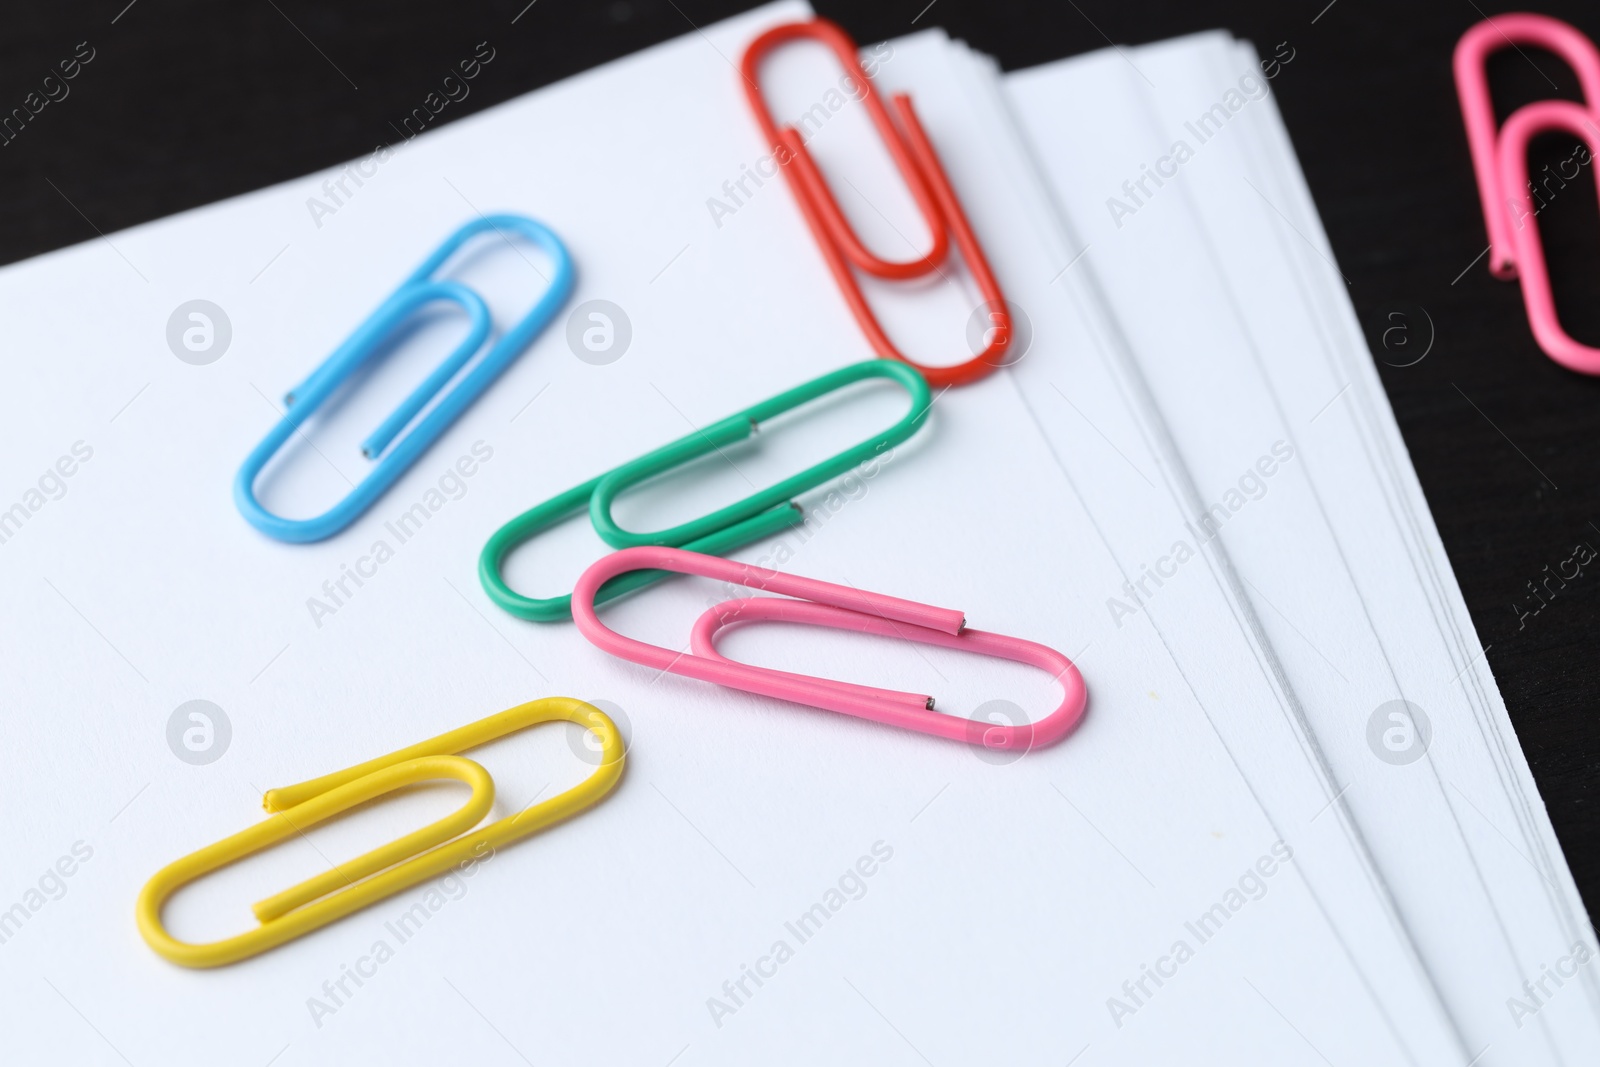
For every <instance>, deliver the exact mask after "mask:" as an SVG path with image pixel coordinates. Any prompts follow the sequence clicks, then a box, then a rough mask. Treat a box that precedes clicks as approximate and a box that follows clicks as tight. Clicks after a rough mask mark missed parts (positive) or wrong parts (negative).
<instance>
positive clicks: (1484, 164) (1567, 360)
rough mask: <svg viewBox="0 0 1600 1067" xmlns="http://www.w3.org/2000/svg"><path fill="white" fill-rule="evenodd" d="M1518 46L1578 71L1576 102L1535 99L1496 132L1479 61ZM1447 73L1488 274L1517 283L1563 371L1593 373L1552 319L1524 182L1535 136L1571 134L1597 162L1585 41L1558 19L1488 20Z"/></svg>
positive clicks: (1596, 107) (1543, 343) (1589, 49)
mask: <svg viewBox="0 0 1600 1067" xmlns="http://www.w3.org/2000/svg"><path fill="white" fill-rule="evenodd" d="M1518 45H1530V46H1532V47H1535V48H1543V49H1547V50H1549V51H1551V52H1554V53H1555V54H1557V55H1559V56H1561V57H1562V58H1563V59H1565V60H1566V61H1567V63H1568V64H1570V65H1571V67H1572V69H1573V70H1574V71H1576V72H1577V74H1578V81H1579V84H1581V85H1582V87H1583V98H1584V103H1583V105H1582V106H1580V105H1578V104H1574V103H1572V102H1571V101H1567V100H1540V101H1537V102H1535V103H1532V104H1528V105H1526V106H1524V107H1521V108H1518V109H1517V110H1516V111H1515V112H1513V113H1512V114H1511V117H1510V118H1508V119H1506V121H1505V125H1503V126H1501V127H1500V128H1499V130H1498V131H1497V130H1496V128H1495V121H1494V103H1493V101H1492V100H1491V99H1490V96H1489V85H1488V76H1487V74H1486V71H1485V67H1484V63H1485V60H1487V58H1488V57H1489V55H1490V54H1491V53H1493V52H1496V51H1498V50H1500V49H1502V48H1512V47H1516V46H1518ZM1455 75H1456V91H1457V92H1458V93H1459V95H1460V97H1461V115H1462V117H1463V118H1464V119H1465V120H1466V124H1467V140H1468V142H1469V144H1470V145H1471V148H1472V167H1473V170H1474V171H1476V172H1477V176H1478V195H1479V198H1480V199H1481V200H1482V201H1483V219H1484V223H1485V225H1486V226H1487V227H1488V231H1489V271H1490V272H1491V273H1492V274H1493V275H1494V276H1495V277H1496V278H1501V279H1504V280H1507V281H1509V280H1512V279H1515V278H1518V277H1520V278H1521V280H1522V301H1523V304H1524V305H1526V307H1527V309H1528V323H1529V325H1531V326H1532V327H1533V336H1534V338H1535V340H1537V341H1538V342H1539V347H1540V348H1542V349H1544V352H1545V354H1546V355H1548V356H1549V357H1550V358H1551V359H1553V360H1555V361H1556V362H1557V363H1559V364H1561V365H1562V366H1564V367H1566V368H1568V369H1570V370H1575V371H1579V372H1581V373H1583V374H1600V348H1594V347H1591V346H1589V345H1586V344H1582V343H1581V342H1579V341H1576V340H1574V339H1573V338H1572V337H1571V336H1570V335H1568V333H1567V331H1566V330H1565V329H1563V328H1562V326H1561V320H1560V318H1559V317H1558V316H1557V314H1556V303H1555V296H1554V294H1553V293H1552V291H1551V288H1550V268H1549V266H1548V264H1547V263H1546V262H1545V257H1544V243H1543V242H1542V241H1541V240H1540V237H1539V224H1538V219H1537V216H1538V214H1539V208H1540V207H1542V204H1539V203H1538V201H1537V199H1536V198H1535V196H1534V192H1533V186H1532V183H1530V182H1529V180H1528V143H1529V142H1530V141H1531V140H1533V138H1535V137H1537V136H1539V135H1540V134H1542V133H1546V132H1550V131H1559V132H1562V133H1568V134H1571V135H1573V136H1574V137H1577V138H1579V139H1581V140H1582V141H1583V142H1584V144H1586V145H1587V146H1588V151H1589V154H1590V158H1591V159H1593V158H1595V157H1600V53H1597V52H1596V50H1595V46H1594V43H1593V42H1592V41H1590V40H1589V38H1587V37H1585V36H1584V35H1583V34H1582V33H1580V32H1578V30H1576V29H1574V28H1573V27H1572V26H1569V25H1568V24H1567V23H1565V22H1562V21H1560V20H1559V19H1553V18H1549V17H1547V16H1545V15H1529V14H1516V15H1496V16H1495V17H1494V18H1491V19H1486V20H1484V21H1483V22H1480V23H1478V24H1477V25H1476V26H1474V27H1472V29H1470V30H1468V31H1467V32H1466V34H1465V35H1464V36H1463V37H1462V38H1461V40H1460V41H1459V42H1458V43H1457V44H1456V54H1455Z"/></svg>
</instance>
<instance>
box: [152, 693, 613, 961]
mask: <svg viewBox="0 0 1600 1067" xmlns="http://www.w3.org/2000/svg"><path fill="white" fill-rule="evenodd" d="M561 721H565V722H572V723H576V724H578V725H579V726H582V727H584V728H585V729H587V730H588V731H589V732H590V733H592V734H594V736H595V737H596V738H597V739H598V740H599V742H600V765H599V766H598V767H597V768H596V769H595V770H594V772H593V773H592V774H590V775H589V777H587V778H585V779H584V780H583V781H582V782H580V783H578V784H577V785H576V786H573V787H572V788H571V789H568V790H567V791H566V792H564V793H560V794H558V795H556V796H553V797H551V798H550V799H549V800H545V801H542V802H540V803H538V804H535V805H533V806H532V807H529V808H525V809H523V810H522V811H520V812H518V813H517V814H515V815H511V816H507V817H506V818H504V819H501V820H500V821H499V822H495V823H491V824H490V825H488V826H485V827H482V828H480V829H477V830H473V829H472V828H473V827H474V826H477V824H478V822H479V821H480V820H482V819H483V817H484V816H485V815H487V814H488V812H489V808H490V806H491V805H492V804H493V803H494V780H493V779H491V778H490V777H489V772H488V771H487V770H485V769H484V767H483V765H482V764H480V763H477V762H476V761H474V760H470V759H465V758H463V757H461V756H459V755H457V753H460V752H464V751H466V750H467V749H470V748H476V747H477V746H479V745H483V744H487V743H488V742H490V741H493V740H495V739H496V738H499V737H504V736H505V735H507V734H510V733H515V732H516V731H518V730H523V729H526V728H527V727H530V726H537V725H538V724H540V723H546V722H561ZM624 759H625V754H624V746H623V741H622V735H621V733H620V732H619V731H618V730H617V727H616V724H615V723H613V722H612V721H611V720H610V718H608V717H607V716H606V714H605V713H604V712H602V711H601V710H600V709H599V708H596V707H595V706H594V705H592V704H586V703H584V702H583V701H581V700H575V699H573V698H572V697H546V698H544V699H543V700H534V701H531V702H529V703H527V704H519V705H518V706H517V707H514V708H511V709H509V710H507V711H502V712H500V713H499V714H496V715H490V716H489V717H488V718H486V719H480V720H479V721H477V722H475V723H471V724H469V725H467V726H463V727H461V728H460V729H457V730H451V731H450V732H449V733H445V734H440V735H439V736H438V737H435V738H431V739H430V740H427V741H423V742H421V743H420V744H415V745H412V746H411V747H409V748H403V749H401V750H400V751H398V752H391V753H390V754H389V755H387V756H380V757H378V758H377V759H374V760H368V761H367V762H366V763H362V764H358V765H357V766H354V767H350V768H348V769H346V770H343V771H336V772H334V773H333V774H328V775H324V776H322V777H321V778H314V779H312V780H311V781H309V782H301V783H300V784H299V785H292V786H288V787H287V788H284V789H269V790H268V791H267V793H266V796H265V797H264V798H263V804H264V806H265V807H266V809H267V811H268V812H270V813H271V817H270V818H268V819H265V820H263V821H262V822H258V823H256V824H255V825H254V826H251V827H249V828H248V829H245V830H241V831H239V832H238V833H236V834H234V835H232V836H231V837H225V838H223V839H222V840H221V841H218V842H216V843H215V844H212V845H207V846H206V847H205V848H202V849H200V850H199V851H198V852H192V853H190V854H189V855H187V856H185V857H183V858H182V859H180V860H177V861H175V862H173V863H169V864H167V866H165V867H163V868H162V869H161V870H159V871H157V872H156V873H155V875H154V876H152V877H151V879H150V880H149V881H148V882H146V883H145V885H144V888H143V889H141V890H140V891H139V899H138V902H137V904H136V905H135V916H136V918H137V921H138V924H139V933H140V934H141V935H143V937H144V939H145V943H146V944H148V945H149V946H150V947H151V948H152V949H154V950H155V951H156V952H157V953H158V954H159V955H161V956H162V957H163V958H165V959H167V960H169V961H171V962H173V963H177V964H181V965H182V966H184V967H220V966H222V965H224V964H228V963H236V962H238V961H239V960H243V959H249V958H250V957H251V956H255V955H259V954H260V953H262V952H266V951H267V950H268V949H272V948H276V947H277V946H279V945H281V944H283V943H284V942H286V941H292V940H294V939H295V938H297V937H301V936H303V935H305V934H308V933H310V932H311V931H313V930H318V929H321V928H322V927H324V926H327V925H328V924H329V923H331V922H335V921H337V920H339V919H342V918H344V917H345V916H346V915H349V914H351V913H352V912H356V911H359V910H361V909H362V908H365V907H368V906H370V905H372V904H376V903H377V902H378V901H380V900H385V899H387V898H388V897H391V896H393V895H394V894H396V893H398V892H400V891H402V890H404V889H409V888H410V887H412V886H414V885H417V884H418V883H421V882H425V881H427V880H428V879H430V878H434V877H436V876H438V875H441V874H444V873H445V872H446V871H448V870H450V869H451V868H452V867H455V866H457V865H458V864H463V863H470V862H473V861H475V860H478V859H481V858H483V856H484V854H485V852H488V851H492V850H494V849H497V848H501V847H503V846H505V845H509V844H511V843H513V842H515V841H519V840H521V839H522V838H524V837H527V836H529V835H530V834H534V833H537V832H539V831H540V830H543V829H545V828H546V827H548V826H551V825H554V824H555V823H558V822H560V821H561V820H563V819H567V818H570V817H572V816H574V815H576V814H578V813H579V812H582V811H584V810H585V809H587V808H590V807H593V806H594V805H595V804H598V803H599V802H600V801H601V800H603V799H604V798H605V796H606V794H608V793H610V792H611V790H612V789H613V788H614V787H615V786H616V784H617V782H618V780H619V779H620V778H621V777H622V767H623V762H624ZM445 778H451V779H455V780H456V781H458V782H464V783H466V784H467V785H468V786H469V787H470V788H471V790H472V795H471V797H469V798H468V800H467V802H466V803H465V804H463V805H462V806H461V807H460V808H459V809H458V810H456V811H455V812H453V813H451V814H449V815H447V816H445V817H444V818H442V819H439V820H438V821H436V822H433V823H430V824H429V825H427V826H424V827H423V828H422V829H420V830H415V831H413V832H411V833H409V834H407V835H405V836H404V837H401V838H398V839H396V840H394V841H391V842H390V843H389V844H387V845H383V846H380V847H379V848H375V849H373V850H372V851H371V852H367V853H364V854H362V855H360V856H357V857H356V858H355V859H353V860H348V861H346V862H344V863H340V864H337V865H335V866H334V867H333V868H332V869H331V870H328V871H326V872H324V873H322V874H320V875H317V876H316V877H313V878H308V879H306V880H305V881H304V882H301V883H299V884H298V885H295V886H291V887H290V888H288V889H285V890H284V891H282V892H281V893H275V894H273V895H272V896H270V897H267V898H266V899H265V900H262V901H260V902H258V903H257V904H256V905H255V906H254V908H253V911H254V912H255V916H256V919H257V921H258V923H259V924H260V925H258V926H256V927H255V928H254V929H253V930H248V931H246V932H245V933H242V934H236V935H234V936H233V937H228V938H223V939H222V940H220V941H210V942H206V943H202V944H197V943H194V942H189V941H180V940H178V939H177V938H176V937H173V936H172V934H170V933H169V932H168V931H167V928H166V926H165V925H164V924H163V923H162V920H161V911H162V907H163V905H165V904H166V902H167V900H168V898H170V897H171V896H172V894H174V893H176V892H177V891H178V890H179V889H182V888H183V887H184V886H186V885H188V884H189V883H191V882H194V881H196V880H198V879H200V878H203V877H205V876H206V875H208V874H210V873H211V872H213V871H216V870H218V869H220V868H222V867H226V866H228V865H229V864H231V863H237V862H238V861H239V860H242V859H244V858H246V857H247V856H252V855H255V854H256V853H257V852H261V851H263V850H265V849H267V848H270V847H272V846H273V845H276V844H278V843H279V842H281V841H284V840H286V839H287V838H290V837H294V836H297V835H300V834H303V833H305V832H306V831H307V830H309V829H311V828H312V827H313V826H316V825H317V824H318V823H320V822H323V821H324V820H326V819H329V818H332V817H333V816H335V815H339V814H341V813H343V812H346V811H349V810H350V809H351V808H353V807H355V806H357V805H359V804H364V803H366V802H367V801H369V800H373V799H375V798H377V797H381V796H385V795H387V794H389V793H392V792H394V791H395V790H397V789H401V788H403V787H405V786H408V785H412V784H415V783H417V782H425V781H436V780H439V779H445ZM467 831H471V832H470V833H468V832H467ZM462 835H465V836H462Z"/></svg>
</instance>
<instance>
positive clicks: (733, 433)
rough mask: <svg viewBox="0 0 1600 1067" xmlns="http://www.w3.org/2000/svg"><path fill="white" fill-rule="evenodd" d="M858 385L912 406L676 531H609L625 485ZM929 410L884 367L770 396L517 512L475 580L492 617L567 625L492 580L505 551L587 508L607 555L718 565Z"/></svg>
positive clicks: (540, 603) (567, 602) (790, 519)
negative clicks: (878, 388) (618, 552)
mask: <svg viewBox="0 0 1600 1067" xmlns="http://www.w3.org/2000/svg"><path fill="white" fill-rule="evenodd" d="M867 378H888V379H890V380H892V381H895V382H898V383H899V384H900V385H901V386H902V387H903V388H904V389H905V391H906V393H907V394H909V396H910V399H911V406H910V408H909V409H908V410H907V411H906V414H905V415H904V416H903V417H902V418H901V419H900V421H899V422H896V423H895V424H894V425H893V426H891V427H889V428H888V429H887V430H884V431H883V432H881V433H877V434H874V435H873V436H871V437H869V438H867V439H866V440H864V441H862V442H860V443H859V444H856V445H852V446H851V447H850V448H847V449H845V450H844V451H842V452H840V453H838V454H837V455H835V456H833V457H831V458H829V459H825V460H823V461H822V462H821V463H818V464H815V465H814V466H811V467H808V468H806V469H805V470H803V471H801V472H800V473H798V474H794V475H791V476H789V477H788V478H785V479H783V480H782V481H781V482H778V483H776V484H775V485H771V486H768V487H767V488H766V489H762V490H760V491H758V492H755V493H751V494H750V495H749V496H747V497H745V498H744V499H743V500H740V501H738V502H737V503H734V504H729V505H728V506H727V507H724V508H720V509H718V510H717V511H713V512H712V513H710V514H709V515H704V516H702V517H700V518H698V519H695V520H693V521H692V522H686V523H681V524H680V525H677V526H673V527H671V528H670V529H666V530H657V531H655V532H653V533H634V532H633V531H631V530H624V529H623V528H622V527H620V526H618V525H617V523H616V520H615V519H613V518H612V517H611V508H612V505H613V504H614V502H615V501H616V498H617V496H618V495H619V494H620V493H622V492H623V491H624V490H626V489H628V488H629V487H630V486H633V485H637V484H638V483H640V482H643V481H645V480H647V479H649V478H653V477H656V476H657V475H661V474H665V473H666V472H668V471H670V470H672V469H673V468H675V467H678V466H681V465H682V464H684V463H688V462H689V461H690V460H694V459H698V458H699V457H701V456H704V455H707V454H708V453H711V452H713V451H716V450H718V449H721V448H724V447H726V446H728V445H731V444H733V443H734V442H736V441H742V440H744V439H745V438H747V437H749V436H750V435H751V434H752V433H754V432H755V429H756V427H757V426H758V425H759V424H761V423H762V422H765V421H767V420H768V419H771V418H774V417H775V416H778V415H781V414H783V413H784V412H786V411H792V410H793V409H795V408H797V407H799V406H800V405H802V404H805V403H808V402H809V401H812V400H816V399H817V398H819V397H822V396H826V395H827V394H829V393H832V392H835V391H837V390H839V389H843V388H844V387H845V386H847V385H851V384H854V383H855V382H859V381H862V380H864V379H867ZM931 404H932V397H931V394H930V393H929V392H928V383H927V382H926V381H925V380H924V379H923V377H922V375H921V374H919V373H918V372H917V371H916V369H915V368H913V367H910V366H907V365H906V364H903V363H894V362H890V361H888V360H877V359H873V360H867V361H866V362H864V363H853V364H851V365H850V366H848V367H842V368H840V369H839V370H836V371H833V372H832V373H829V374H824V375H823V376H822V377H820V378H815V379H813V380H811V381H809V382H806V383H805V384H804V385H797V386H795V387H794V388H793V389H789V390H787V391H785V392H782V393H779V394H778V395H777V396H775V397H772V398H771V399H770V400H764V401H762V402H761V403H759V404H755V405H753V406H751V407H748V408H745V409H744V410H743V411H740V412H736V413H735V414H733V415H729V416H728V417H727V418H725V419H722V420H721V421H719V422H715V423H712V424H711V425H710V426H707V427H706V428H705V429H703V430H695V431H694V432H692V433H688V434H685V435H684V436H682V437H680V438H678V439H677V440H676V441H673V442H672V443H670V444H666V445H662V446H661V447H660V448H658V449H655V450H654V451H652V452H647V453H645V454H644V455H642V456H640V457H639V458H638V459H634V460H631V461H629V462H627V463H624V464H622V465H621V466H620V467H617V468H615V469H613V470H610V471H607V472H606V473H605V474H602V475H600V476H599V477H597V478H592V479H590V480H589V481H587V482H584V483H583V484H582V485H579V486H576V487H574V488H572V489H569V490H567V491H566V492H565V493H562V494H561V495H559V496H555V497H552V498H551V499H549V500H546V501H545V502H544V503H542V504H540V505H538V506H537V507H534V508H530V509H529V510H527V511H524V512H523V513H522V514H521V515H518V516H517V517H516V518H514V519H512V520H511V521H510V522H508V523H506V524H505V525H504V526H502V527H500V529H498V530H496V531H495V532H494V535H493V536H492V537H490V538H489V540H488V542H487V543H485V544H484V546H483V552H482V553H481V554H480V555H479V557H478V581H479V582H481V583H482V584H483V591H484V592H486V593H488V594H489V599H490V600H493V601H494V602H495V603H496V604H497V605H499V606H500V607H501V608H504V609H505V610H506V611H508V612H510V613H511V614H512V615H515V616H517V617H518V618H521V619H531V620H533V621H534V622H557V621H559V620H562V619H570V618H571V617H572V596H571V594H567V595H565V596H557V597H550V598H548V599H544V600H539V599H535V598H533V597H528V596H523V595H522V594H521V593H518V592H517V591H516V590H514V589H512V588H511V587H510V586H508V585H507V584H506V580H505V576H504V575H503V574H502V573H501V569H502V567H503V566H504V565H505V559H506V557H507V556H508V555H510V554H511V552H512V550H513V549H515V548H516V547H517V546H518V545H521V544H522V543H523V542H525V541H529V540H531V539H533V538H534V537H537V536H538V535H539V534H541V533H543V532H544V531H545V530H547V529H549V528H550V527H552V526H554V525H556V524H557V523H559V522H561V521H562V520H564V519H567V518H569V517H571V516H572V515H574V514H576V513H577V512H578V511H579V510H580V509H582V508H583V507H584V506H585V504H587V505H588V510H589V518H590V521H591V522H592V523H593V524H594V528H595V532H596V533H598V534H599V535H600V537H601V538H602V539H603V540H604V541H605V542H606V543H607V544H609V545H611V546H612V547H613V548H631V547H633V546H635V545H665V546H669V547H672V548H685V549H688V550H690V551H692V552H701V553H704V554H706V555H712V556H720V555H724V554H725V553H728V552H732V551H733V550H734V549H736V548H740V547H742V546H744V545H747V544H750V543H752V542H754V541H759V540H760V539H761V538H763V537H768V536H771V535H772V534H775V533H777V532H778V531H780V530H784V529H787V528H788V527H790V526H794V525H796V524H798V523H800V522H803V521H804V519H805V516H804V515H803V514H802V513H801V511H800V506H799V505H798V504H796V503H795V502H794V501H793V500H792V499H791V498H792V497H794V496H795V495H797V494H799V493H804V492H806V491H807V490H810V489H815V488H816V487H817V486H819V485H821V484H822V483H823V482H826V481H828V480H829V479H831V478H836V477H838V476H839V475H841V474H844V473H845V472H847V471H848V470H850V468H852V467H854V466H856V465H857V464H859V463H862V462H864V461H866V460H869V459H872V458H873V457H874V456H876V455H878V454H879V453H881V452H882V451H883V450H884V449H886V448H892V447H894V446H895V445H898V444H900V443H901V442H902V441H904V440H906V439H907V438H908V437H910V436H911V435H912V434H914V433H916V432H917V430H918V429H920V428H921V426H922V424H923V423H924V422H926V421H927V418H928V408H929V406H930V405H931ZM665 577H667V574H666V573H665V572H663V571H632V572H630V573H628V574H623V575H618V576H617V577H616V578H615V579H613V580H611V581H609V582H607V583H606V584H605V585H604V586H602V587H601V589H600V592H599V595H598V596H596V598H595V602H596V603H604V602H605V601H607V600H611V599H614V598H616V597H619V596H621V595H622V594H624V593H629V592H632V591H634V590H636V589H642V588H643V587H645V586H647V585H650V584H651V583H653V582H657V581H660V580H661V579H662V578H665Z"/></svg>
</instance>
